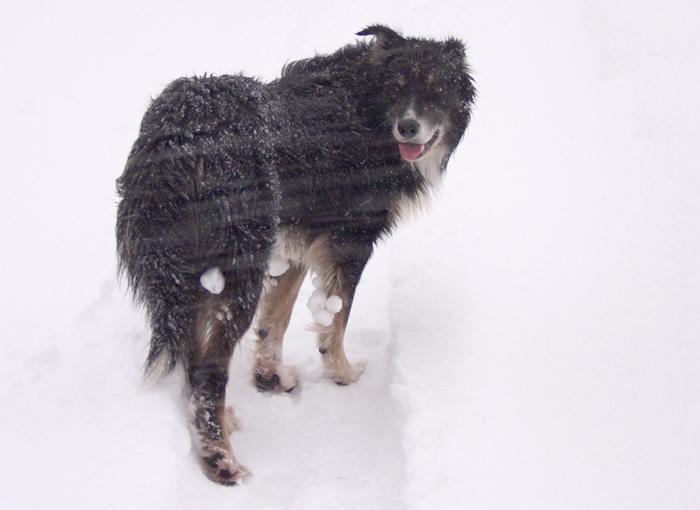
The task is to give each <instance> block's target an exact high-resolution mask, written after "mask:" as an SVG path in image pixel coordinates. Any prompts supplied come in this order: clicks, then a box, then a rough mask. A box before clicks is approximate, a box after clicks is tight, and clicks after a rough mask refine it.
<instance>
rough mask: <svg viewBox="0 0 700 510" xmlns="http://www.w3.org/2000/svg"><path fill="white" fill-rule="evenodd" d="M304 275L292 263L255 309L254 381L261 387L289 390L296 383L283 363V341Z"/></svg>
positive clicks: (293, 376) (294, 372)
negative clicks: (256, 323) (256, 310)
mask: <svg viewBox="0 0 700 510" xmlns="http://www.w3.org/2000/svg"><path fill="white" fill-rule="evenodd" d="M305 275H306V269H303V268H301V267H299V266H298V265H296V264H291V265H290V267H289V269H287V271H286V272H285V273H284V274H282V275H281V276H279V277H277V282H278V283H277V285H276V286H275V287H273V288H272V289H270V290H269V291H268V293H267V294H266V295H265V297H263V299H262V302H261V303H260V307H259V308H258V326H257V330H258V331H257V333H258V339H257V346H256V353H255V368H254V370H253V382H254V383H255V385H256V386H257V387H258V388H260V389H263V390H273V391H290V390H292V389H293V388H294V387H295V386H296V385H297V384H298V382H299V381H298V377H297V374H296V371H295V370H294V368H293V367H285V366H284V364H283V363H282V360H283V355H282V343H283V341H284V334H285V333H286V331H287V327H289V320H290V318H291V316H292V309H293V308H294V303H295V302H296V299H297V296H298V294H299V289H300V288H301V284H302V282H303V281H304V276H305Z"/></svg>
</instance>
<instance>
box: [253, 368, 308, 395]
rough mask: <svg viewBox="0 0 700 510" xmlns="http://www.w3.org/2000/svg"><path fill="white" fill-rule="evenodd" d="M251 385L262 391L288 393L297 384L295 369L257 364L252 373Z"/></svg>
mask: <svg viewBox="0 0 700 510" xmlns="http://www.w3.org/2000/svg"><path fill="white" fill-rule="evenodd" d="M253 383H255V386H257V387H258V389H260V390H263V391H278V392H282V391H285V392H290V391H292V390H293V389H294V388H296V387H297V385H298V384H299V375H298V374H297V370H296V367H293V366H283V365H282V364H279V365H274V364H270V363H263V362H261V363H257V364H256V366H255V370H254V372H253Z"/></svg>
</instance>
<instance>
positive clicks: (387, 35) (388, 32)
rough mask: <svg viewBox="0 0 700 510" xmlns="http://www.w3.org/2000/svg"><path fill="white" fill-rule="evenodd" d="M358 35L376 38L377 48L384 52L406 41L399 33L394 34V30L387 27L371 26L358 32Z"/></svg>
mask: <svg viewBox="0 0 700 510" xmlns="http://www.w3.org/2000/svg"><path fill="white" fill-rule="evenodd" d="M356 35H373V36H375V40H374V42H375V44H377V46H379V48H381V49H383V50H388V49H389V48H391V47H393V46H395V45H397V44H399V43H400V42H401V41H403V40H404V39H403V37H401V36H400V35H399V34H398V33H397V32H394V31H393V30H392V29H390V28H389V27H385V26H384V25H371V26H369V27H367V28H365V29H364V30H362V31H360V32H358V33H357V34H356Z"/></svg>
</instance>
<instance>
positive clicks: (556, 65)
mask: <svg viewBox="0 0 700 510" xmlns="http://www.w3.org/2000/svg"><path fill="white" fill-rule="evenodd" d="M698 19H700V4H697V3H695V2H689V1H669V0H665V1H660V0H659V1H648V0H640V1H635V2H632V1H629V0H627V1H626V0H606V1H603V0H582V1H580V2H561V1H556V0H550V1H545V0H543V1H516V0H510V1H495V2H493V1H490V2H487V1H483V0H481V1H479V0H474V1H467V0H462V1H449V0H443V1H440V2H425V1H422V2H419V1H416V0H403V1H395V0H391V1H386V2H381V3H380V2H375V1H369V0H355V1H353V2H329V1H320V0H319V1H316V2H309V1H300V2H271V1H267V0H259V1H255V2H246V3H243V2H236V1H230V0H228V1H201V2H191V3H190V2H184V1H172V0H161V1H143V0H139V1H134V0H122V1H120V2H90V1H70V2H49V1H45V0H30V1H28V2H4V3H3V4H2V5H1V6H0V44H1V47H2V50H1V53H0V69H2V78H1V79H0V97H1V99H0V139H1V140H2V150H0V218H2V219H0V224H1V225H2V243H0V263H1V264H2V266H1V267H2V274H3V278H2V281H3V291H4V292H3V294H2V295H3V297H2V300H1V302H0V320H1V321H2V322H1V323H2V324H3V328H2V333H1V334H0V412H1V413H2V415H1V417H2V419H1V420H0V494H1V496H0V501H2V503H1V504H0V506H2V507H3V508H8V509H45V508H51V509H57V510H58V509H64V508H65V509H71V510H74V509H98V508H99V509H110V510H111V509H115V510H116V509H132V508H133V509H149V510H156V509H183V510H184V509H198V508H232V509H233V508H245V509H304V510H315V509H323V510H325V509H343V510H346V509H363V510H366V509H380V510H383V509H392V510H393V509H407V510H409V509H410V510H414V509H426V510H430V509H435V508H439V509H463V508H468V509H534V510H542V509H579V508H580V509H591V510H599V509H615V510H617V509H634V510H639V509H646V508H648V509H674V510H677V509H696V508H700V477H699V474H700V460H699V459H700V434H698V430H700V341H699V340H700V96H699V95H698V86H699V81H700V80H699V79H698V78H700V71H698V69H700V30H698ZM375 22H383V23H387V24H389V25H391V26H393V27H395V28H401V29H403V31H404V32H405V33H407V34H411V35H425V36H431V37H443V36H447V35H456V36H459V37H461V38H463V39H465V40H466V42H467V43H468V44H469V47H470V50H469V55H470V60H471V63H472V65H473V67H474V70H475V75H476V79H477V84H478V89H479V92H480V97H479V100H478V104H477V110H476V111H475V114H474V121H473V124H472V126H471V128H470V130H469V132H468V134H467V137H466V139H465V141H464V142H463V144H462V145H461V146H460V148H459V150H458V152H457V153H456V155H455V156H454V158H453V159H452V161H451V164H450V166H449V170H448V177H447V180H446V183H445V188H444V191H443V193H442V196H441V197H440V199H439V200H437V201H436V202H435V204H434V206H433V209H432V211H431V212H430V213H429V214H428V215H426V216H424V217H423V218H421V219H420V220H419V221H418V222H416V223H413V224H411V225H408V226H406V227H404V228H403V229H402V230H399V232H398V233H397V234H396V236H395V237H393V238H392V239H391V240H389V241H388V242H386V243H385V244H384V245H382V246H381V247H380V249H379V250H378V252H377V254H376V256H375V258H374V259H373V260H372V262H371V264H370V266H369V268H368V270H367V273H366V276H365V278H364V279H363V282H362V283H361V285H360V290H359V292H358V297H357V302H356V305H355V309H354V312H353V313H354V314H353V317H352V319H351V323H350V326H349V331H348V338H347V345H348V353H349V357H350V358H351V361H355V360H362V359H366V360H368V364H367V371H366V373H365V374H364V375H363V377H362V378H361V379H360V381H359V382H358V383H357V384H355V385H352V386H348V387H338V386H336V385H335V384H333V383H331V382H329V381H328V380H326V379H324V378H323V376H322V368H321V362H320V359H319V356H318V354H317V352H316V348H315V343H314V340H313V338H312V336H311V334H310V333H308V332H307V331H306V330H305V329H304V326H305V324H307V323H308V322H309V320H310V313H309V311H308V309H307V308H306V306H304V303H305V302H306V300H307V299H308V298H309V296H310V295H311V292H312V291H313V288H312V286H311V284H310V282H308V283H307V285H306V286H305V287H304V289H303V290H302V296H301V297H300V301H299V305H298V306H297V310H296V311H295V316H294V321H293V325H292V328H291V330H290V333H289V337H288V341H287V359H288V361H290V362H291V363H294V364H296V366H297V368H298V370H299V374H300V378H301V383H302V387H301V391H300V392H298V393H294V394H292V395H281V396H280V395H267V394H262V393H259V392H257V391H256V390H255V389H254V388H253V386H252V384H251V383H250V375H249V372H250V367H251V353H250V348H251V343H250V339H246V340H245V341H244V343H243V346H242V348H241V349H240V350H238V351H237V354H236V355H235V358H234V359H235V361H234V367H233V373H232V378H231V383H230V386H229V401H230V403H231V404H232V405H234V406H235V408H236V411H237V414H238V416H239V418H240V419H241V421H242V429H241V430H240V431H239V432H236V433H234V435H233V437H232V442H233V446H234V449H235V451H236V455H237V457H238V459H239V460H240V461H241V462H243V463H244V464H245V465H246V466H247V467H248V468H250V469H251V471H252V472H253V473H254V478H252V479H251V480H250V481H249V482H247V483H245V484H243V485H242V486H239V487H220V486H217V485H215V484H213V483H211V482H209V481H208V480H207V479H206V478H205V477H204V476H203V475H202V473H201V471H200V469H199V467H198V466H197V463H196V460H195V458H194V456H193V454H192V452H191V445H190V439H189V434H188V431H187V428H186V424H185V420H184V409H183V402H182V399H181V396H182V390H183V385H184V378H183V375H182V373H176V374H174V375H173V376H171V377H169V378H168V379H166V380H165V381H163V382H162V383H161V384H159V385H157V386H155V387H153V388H143V387H142V386H141V385H140V368H141V364H142V363H143V360H144V358H145V354H146V348H147V342H148V331H147V328H146V326H145V323H144V319H143V316H142V314H141V313H140V312H139V311H138V310H135V309H134V308H133V307H132V304H131V301H130V299H129V298H128V297H127V296H126V289H125V288H123V287H120V286H119V284H118V282H117V281H116V278H115V258H114V234H113V231H114V221H115V200H116V197H115V192H114V180H115V179H116V178H117V177H118V176H119V175H120V174H121V171H122V168H123V165H124V162H125V160H126V155H127V153H128V151H129V148H130V145H131V143H132V142H133V140H134V138H135V136H136V133H137V129H138V125H139V122H140V118H141V115H142V114H143V112H144V110H145V108H146V106H147V104H148V101H149V94H150V95H151V96H155V95H157V94H158V93H159V91H160V90H161V89H162V87H163V86H165V85H166V84H167V83H168V82H169V81H170V80H172V79H174V78H176V77H179V76H182V75H192V74H202V73H205V72H207V73H215V74H224V73H232V72H238V71H239V70H244V71H245V72H246V73H247V74H251V75H257V76H261V77H263V78H265V79H271V78H274V77H275V76H276V75H277V73H278V72H279V69H280V68H281V66H282V65H283V64H284V63H285V62H286V61H287V60H293V59H297V58H303V57H306V56H310V55H312V54H313V53H314V52H315V51H318V52H330V51H333V50H335V49H336V48H338V47H340V46H341V45H343V44H346V43H348V42H351V41H352V40H353V33H355V32H357V31H358V30H360V29H362V28H363V27H364V26H365V25H368V24H371V23H375Z"/></svg>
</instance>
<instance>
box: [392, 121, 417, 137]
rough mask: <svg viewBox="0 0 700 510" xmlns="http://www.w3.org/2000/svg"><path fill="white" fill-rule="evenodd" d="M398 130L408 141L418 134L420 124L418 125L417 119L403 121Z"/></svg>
mask: <svg viewBox="0 0 700 510" xmlns="http://www.w3.org/2000/svg"><path fill="white" fill-rule="evenodd" d="M397 129H398V131H399V134H400V135H401V136H403V137H404V138H406V139H410V138H413V137H414V136H416V135H417V134H418V131H419V130H420V124H418V122H417V121H416V119H401V120H400V121H399V125H398V126H397Z"/></svg>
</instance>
